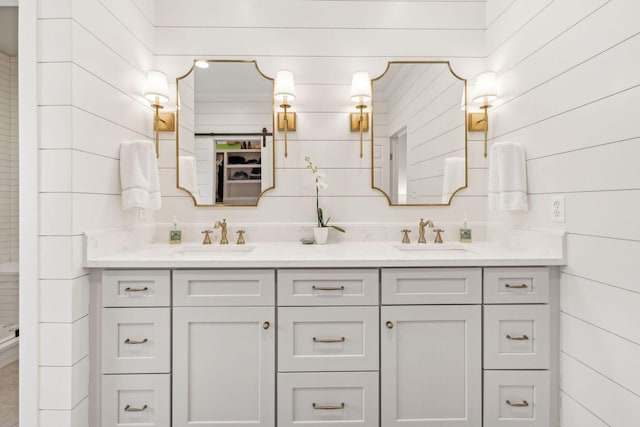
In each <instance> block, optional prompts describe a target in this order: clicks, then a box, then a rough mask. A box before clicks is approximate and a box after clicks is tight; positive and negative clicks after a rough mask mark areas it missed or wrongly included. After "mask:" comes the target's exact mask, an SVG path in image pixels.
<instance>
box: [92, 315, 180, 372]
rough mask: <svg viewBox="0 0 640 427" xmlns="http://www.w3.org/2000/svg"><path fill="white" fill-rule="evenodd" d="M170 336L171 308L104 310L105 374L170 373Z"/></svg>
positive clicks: (103, 350) (103, 355)
mask: <svg viewBox="0 0 640 427" xmlns="http://www.w3.org/2000/svg"><path fill="white" fill-rule="evenodd" d="M170 336H171V316H170V309H169V308H168V307H167V308H103V309H102V372H103V373H105V374H124V373H135V374H142V373H145V374H146V373H165V372H169V371H170V363H169V361H170V352H171V346H170Z"/></svg>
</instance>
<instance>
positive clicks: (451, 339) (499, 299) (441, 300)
mask: <svg viewBox="0 0 640 427" xmlns="http://www.w3.org/2000/svg"><path fill="white" fill-rule="evenodd" d="M359 245H361V246H359ZM365 247H366V248H367V249H364V248H365ZM454 247H455V248H456V249H448V250H440V251H432V252H429V250H430V249H431V248H432V246H428V247H425V249H424V250H422V251H421V250H420V248H415V249H414V247H413V246H412V247H411V249H407V250H401V249H399V248H397V247H395V246H394V245H392V244H391V243H388V242H360V243H357V242H347V243H341V244H337V245H326V246H318V245H313V246H309V247H307V246H302V245H300V244H296V243H273V244H270V243H264V244H257V245H254V246H249V248H250V249H249V250H247V251H244V252H243V251H242V250H241V249H239V248H235V249H234V248H233V247H230V248H229V249H228V251H227V250H226V248H218V249H216V248H215V247H212V249H211V250H210V252H207V251H206V250H204V251H203V253H201V252H200V251H197V250H196V249H197V246H194V247H192V248H190V249H188V250H187V249H185V248H184V247H183V248H180V249H176V248H171V249H167V248H165V247H159V246H158V247H154V248H152V249H145V250H142V251H137V252H134V253H133V254H132V253H129V254H119V255H115V256H111V257H100V258H95V259H89V260H88V266H90V267H94V268H98V269H99V270H95V272H94V273H95V275H97V276H98V277H100V278H101V279H100V281H101V284H100V289H101V301H100V306H101V307H102V308H101V316H100V317H101V318H100V326H99V329H100V331H101V334H100V335H101V339H100V347H101V350H100V354H101V363H100V368H99V369H100V372H99V375H97V376H98V377H99V380H100V382H101V386H100V387H99V389H100V392H99V393H100V394H101V397H100V401H101V420H102V425H103V426H115V425H131V426H134V425H152V426H174V427H177V426H189V425H198V426H216V425H234V426H250V425H251V426H265V427H268V426H276V425H277V426H278V427H288V426H295V425H306V426H324V425H327V426H336V427H342V426H366V427H374V426H382V427H395V426H404V425H412V426H438V427H440V426H456V427H457V426H465V427H467V426H468V427H479V426H485V427H494V426H496V427H497V426H515V425H517V426H526V427H547V426H550V425H556V424H557V422H556V419H557V404H556V403H555V402H557V354H558V350H557V332H556V330H557V311H558V306H557V276H558V274H557V267H555V266H557V265H560V264H562V263H563V260H562V258H561V257H558V256H557V255H549V254H543V253H535V251H528V252H527V251H512V252H513V253H512V254H511V256H509V254H507V253H505V252H501V251H500V250H498V249H496V248H495V247H494V248H493V249H492V248H490V247H488V246H487V247H485V248H483V247H482V245H474V246H469V248H470V249H469V250H463V249H459V248H458V247H457V246H455V245H454V246H449V248H454ZM426 248H428V249H426ZM471 248H473V249H471ZM358 249H362V250H358ZM167 251H173V252H171V253H172V254H173V255H171V254H170V253H169V252H167ZM234 251H235V252H236V253H235V254H234ZM507 252H508V251H507ZM177 253H182V255H176V254H177ZM220 254H222V255H220ZM348 254H351V255H348ZM160 265H164V266H165V267H164V268H159V266H160Z"/></svg>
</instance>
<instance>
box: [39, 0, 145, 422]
mask: <svg viewBox="0 0 640 427" xmlns="http://www.w3.org/2000/svg"><path fill="white" fill-rule="evenodd" d="M152 8H153V4H152V3H149V2H146V3H145V2H142V3H141V4H134V3H133V2H131V1H117V0H78V1H75V0H74V1H70V2H68V1H49V0H44V1H40V2H39V21H38V31H39V38H38V67H39V78H40V86H39V93H38V98H39V99H38V104H39V117H40V132H39V135H40V139H39V156H40V184H39V193H40V197H39V203H40V209H39V212H40V220H39V236H40V237H39V248H40V266H39V277H40V283H39V293H40V304H39V320H40V334H39V335H40V349H39V350H40V351H39V354H40V356H39V365H40V368H39V376H40V381H39V383H40V390H39V403H38V404H39V408H40V426H84V425H93V424H95V422H89V415H88V413H89V397H88V396H89V377H90V374H89V372H90V356H91V357H92V358H93V359H91V363H92V364H95V363H96V360H98V359H97V358H96V357H97V355H96V354H93V355H89V344H90V333H89V330H90V326H89V325H90V319H89V292H90V277H89V275H88V271H87V270H84V269H83V268H82V235H81V233H82V232H84V231H88V230H96V229H108V228H113V227H126V226H130V225H133V224H135V223H136V221H137V218H136V215H135V213H134V212H123V211H122V208H121V199H120V182H119V163H118V159H119V148H120V144H121V142H122V141H124V140H131V139H140V138H147V139H150V138H152V135H153V134H152V129H151V126H152V121H151V117H152V113H151V109H150V107H149V105H148V103H147V102H146V101H145V100H144V98H143V97H142V93H143V90H144V82H145V79H146V72H147V70H149V69H152V68H153V52H152V43H153V38H154V28H153V25H152V24H151V22H150V21H149V19H147V17H146V16H147V15H152V14H153V10H152ZM143 11H144V12H145V13H143ZM152 220H153V216H152V215H150V216H149V219H148V221H152ZM94 398H95V396H94Z"/></svg>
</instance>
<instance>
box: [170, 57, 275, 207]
mask: <svg viewBox="0 0 640 427" xmlns="http://www.w3.org/2000/svg"><path fill="white" fill-rule="evenodd" d="M177 86H178V101H177V102H178V109H177V110H178V111H177V121H178V127H177V129H178V130H177V132H178V136H177V143H178V161H177V163H178V164H177V168H178V174H177V175H178V188H181V189H183V190H185V191H187V192H188V193H189V194H190V195H191V197H192V198H193V200H194V203H195V205H196V206H229V205H231V206H255V205H257V203H258V200H259V198H260V197H261V196H262V194H263V193H264V192H265V191H267V190H269V189H271V188H273V187H274V163H273V157H274V154H273V138H272V135H273V79H271V78H269V77H266V76H265V75H264V74H262V72H261V71H260V70H259V68H258V66H257V64H256V62H255V61H232V60H229V61H223V60H209V61H196V62H194V66H193V67H192V68H191V70H189V72H188V73H187V74H185V75H184V76H182V77H179V78H178V79H177Z"/></svg>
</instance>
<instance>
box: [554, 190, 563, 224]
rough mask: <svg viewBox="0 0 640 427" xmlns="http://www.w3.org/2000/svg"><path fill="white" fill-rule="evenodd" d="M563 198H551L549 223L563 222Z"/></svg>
mask: <svg viewBox="0 0 640 427" xmlns="http://www.w3.org/2000/svg"><path fill="white" fill-rule="evenodd" d="M564 211H565V208H564V197H563V196H556V197H552V198H551V221H552V222H564Z"/></svg>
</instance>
